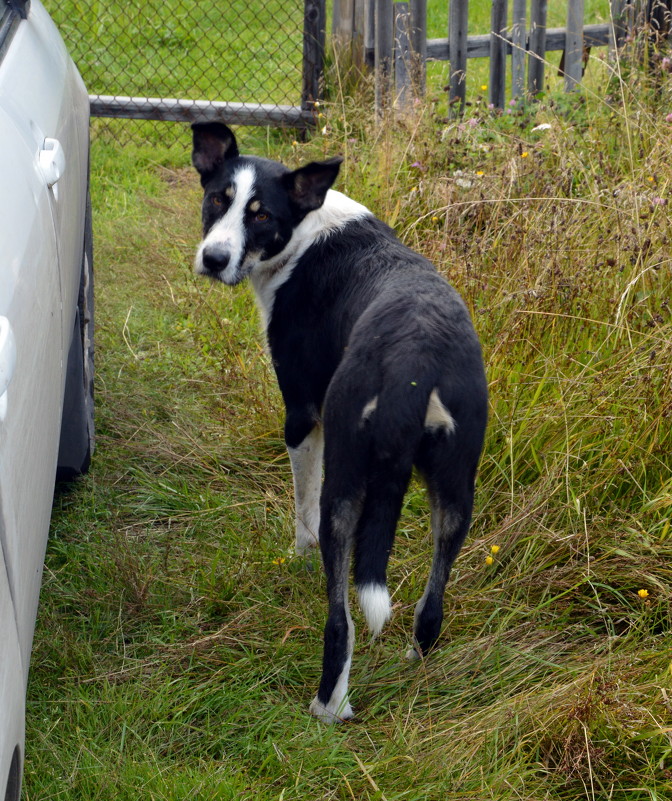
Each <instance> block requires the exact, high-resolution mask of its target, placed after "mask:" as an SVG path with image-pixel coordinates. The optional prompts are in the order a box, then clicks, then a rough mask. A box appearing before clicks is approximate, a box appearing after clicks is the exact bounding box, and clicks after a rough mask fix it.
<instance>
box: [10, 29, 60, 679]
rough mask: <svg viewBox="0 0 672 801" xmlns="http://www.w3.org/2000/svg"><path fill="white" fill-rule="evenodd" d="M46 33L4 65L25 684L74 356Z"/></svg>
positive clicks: (34, 35)
mask: <svg viewBox="0 0 672 801" xmlns="http://www.w3.org/2000/svg"><path fill="white" fill-rule="evenodd" d="M31 16H32V15H31ZM41 37H42V32H41V30H40V28H39V26H35V25H34V24H33V23H32V19H31V17H29V19H28V20H25V21H22V22H21V23H20V24H19V26H18V28H17V30H16V32H15V33H14V35H13V38H12V41H11V42H10V45H9V48H8V49H7V51H6V53H5V55H4V57H3V58H2V61H0V142H1V143H2V145H1V146H0V176H1V180H2V185H3V186H2V192H1V193H0V330H2V326H3V324H4V330H5V331H6V332H9V333H8V334H7V336H6V337H5V338H4V339H3V341H2V345H3V349H2V352H0V360H1V361H2V363H3V364H4V365H5V370H4V379H3V383H4V386H0V389H1V390H3V394H2V396H1V397H0V500H1V503H2V508H1V509H0V514H1V517H2V524H1V526H0V536H2V550H3V555H4V562H5V565H4V567H5V571H6V573H7V575H8V579H9V588H10V592H11V598H12V601H13V607H14V613H15V618H16V627H17V631H18V638H19V647H20V652H21V662H22V665H23V667H24V681H25V680H27V666H28V663H29V657H30V649H31V645H32V636H33V627H34V621H35V616H36V610H37V603H38V597H39V588H40V583H41V577H42V563H43V560H44V553H45V548H46V540H47V534H48V530H49V519H50V513H51V498H52V495H53V486H54V475H55V468H56V457H57V449H58V432H59V430H60V421H61V405H62V391H63V373H64V360H65V355H66V354H65V353H64V332H63V327H64V320H63V305H62V281H61V274H60V270H59V247H58V242H57V236H56V230H57V229H56V225H57V223H58V219H57V216H56V211H55V209H56V207H57V206H56V198H55V197H54V194H55V188H56V187H58V184H59V183H60V181H55V182H53V183H52V179H53V177H54V175H55V174H56V173H57V172H58V170H59V169H61V166H62V165H59V164H55V165H53V164H52V160H53V157H54V153H53V149H52V151H49V150H48V148H50V146H51V144H50V141H49V140H50V139H52V140H53V139H55V135H54V133H53V132H52V130H53V129H52V130H50V127H51V126H54V127H55V126H56V125H57V123H58V119H59V116H60V112H59V108H60V102H61V98H60V97H59V93H58V91H53V90H52V87H53V86H54V85H55V86H57V87H58V85H59V81H60V80H62V75H59V73H58V70H59V68H60V65H59V62H58V59H57V58H56V59H55V58H53V57H51V56H49V55H46V56H45V55H44V54H43V53H42V51H45V50H46V51H47V53H48V48H47V47H45V46H44V43H43V42H41V41H40V40H41ZM60 69H61V72H62V68H60ZM10 89H11V91H10ZM61 155H62V154H61ZM56 158H58V155H56ZM50 165H51V166H50ZM66 168H67V165H66ZM56 191H59V190H56ZM3 321H4V322H3ZM68 324H70V323H69V322H68ZM70 333H71V332H70V330H69V331H68V335H69V334H70Z"/></svg>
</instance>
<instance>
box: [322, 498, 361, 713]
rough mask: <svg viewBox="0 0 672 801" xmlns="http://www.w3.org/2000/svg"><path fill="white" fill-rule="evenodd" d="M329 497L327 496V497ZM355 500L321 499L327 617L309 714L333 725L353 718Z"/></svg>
mask: <svg viewBox="0 0 672 801" xmlns="http://www.w3.org/2000/svg"><path fill="white" fill-rule="evenodd" d="M327 494H328V493H327ZM359 507H360V504H359V502H358V501H357V500H340V501H335V502H331V500H330V499H329V498H326V499H325V498H324V497H323V499H322V521H321V529H320V549H321V551H322V560H323V562H324V571H325V573H326V577H327V595H328V599H329V615H328V618H327V623H326V626H325V628H324V653H323V658H322V678H321V681H320V687H319V689H318V692H317V695H316V697H315V698H314V699H313V702H312V703H311V705H310V711H311V713H312V714H313V715H315V716H316V717H318V718H320V719H322V720H324V721H326V722H328V723H333V722H337V721H339V720H347V719H348V718H351V717H352V715H353V712H352V707H351V706H350V702H349V700H348V679H349V677H350V665H351V663H352V652H353V648H354V640H355V627H354V625H353V623H352V618H351V616H350V608H349V604H348V579H349V572H350V570H349V568H350V553H351V550H352V542H353V537H354V531H355V527H356V525H357V520H358V517H359V513H360V508H359Z"/></svg>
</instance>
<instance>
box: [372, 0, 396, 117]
mask: <svg viewBox="0 0 672 801" xmlns="http://www.w3.org/2000/svg"><path fill="white" fill-rule="evenodd" d="M375 3H376V17H375V25H376V33H375V41H376V59H375V64H376V76H375V80H376V99H375V102H376V111H377V112H378V113H379V114H380V113H382V112H383V111H384V110H385V109H388V108H389V107H390V96H391V81H392V58H393V53H394V8H393V3H392V0H375Z"/></svg>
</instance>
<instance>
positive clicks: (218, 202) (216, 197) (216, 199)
mask: <svg viewBox="0 0 672 801" xmlns="http://www.w3.org/2000/svg"><path fill="white" fill-rule="evenodd" d="M210 202H211V203H212V205H213V206H221V205H222V203H223V201H222V198H221V197H220V196H219V195H212V197H211V198H210Z"/></svg>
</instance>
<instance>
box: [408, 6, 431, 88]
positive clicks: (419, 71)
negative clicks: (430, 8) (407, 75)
mask: <svg viewBox="0 0 672 801" xmlns="http://www.w3.org/2000/svg"><path fill="white" fill-rule="evenodd" d="M410 7H411V48H412V50H413V55H412V76H411V77H412V81H413V88H414V90H415V91H416V92H417V93H418V95H419V96H421V97H422V96H423V95H424V94H425V89H426V84H427V68H426V67H427V0H410Z"/></svg>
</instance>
